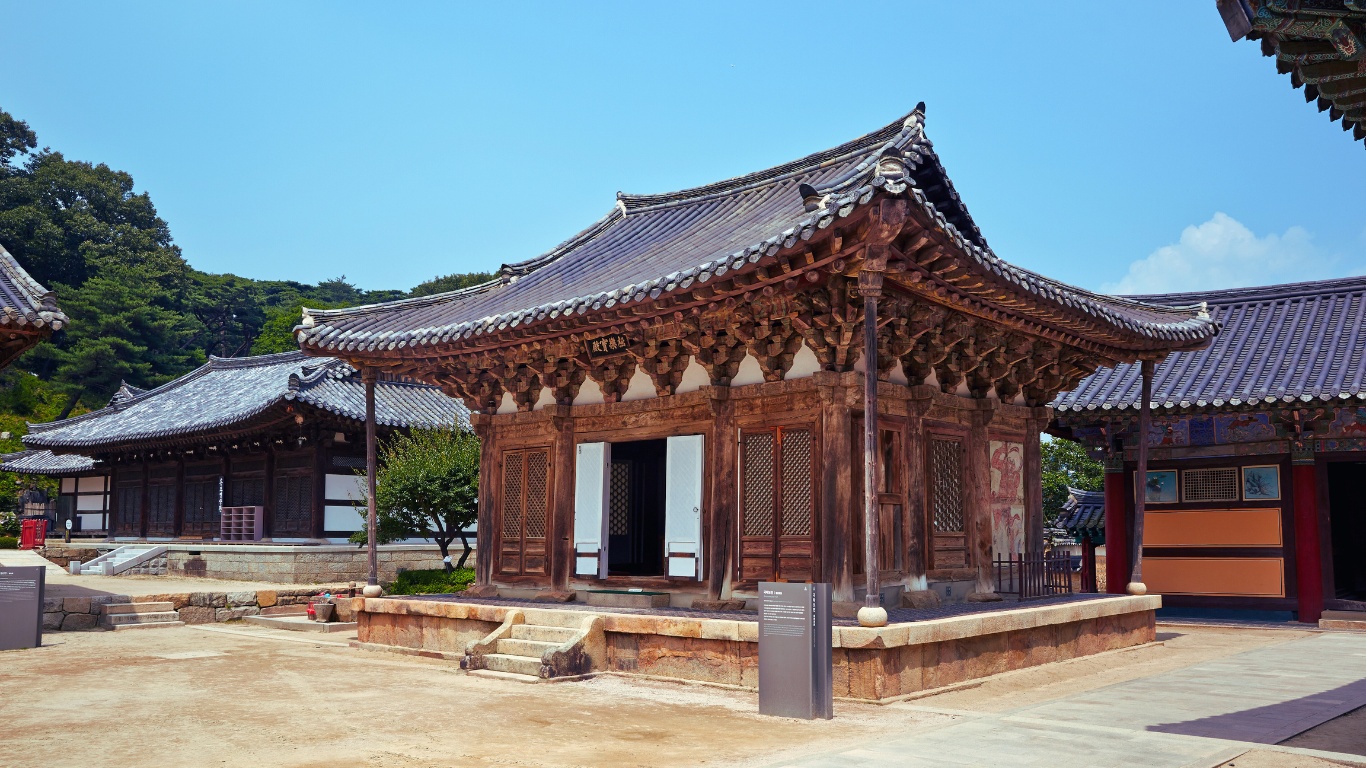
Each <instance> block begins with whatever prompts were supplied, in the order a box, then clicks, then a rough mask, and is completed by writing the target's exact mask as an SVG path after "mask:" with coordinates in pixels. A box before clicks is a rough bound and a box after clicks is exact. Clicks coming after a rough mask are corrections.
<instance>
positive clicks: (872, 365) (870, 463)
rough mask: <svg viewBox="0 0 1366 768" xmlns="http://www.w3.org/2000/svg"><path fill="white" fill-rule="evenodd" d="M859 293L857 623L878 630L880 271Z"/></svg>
mask: <svg viewBox="0 0 1366 768" xmlns="http://www.w3.org/2000/svg"><path fill="white" fill-rule="evenodd" d="M870 261H871V260H870ZM867 266H868V265H865V267H867ZM858 292H859V295H860V296H862V297H863V370H864V374H863V570H864V574H865V578H866V579H867V582H866V583H867V585H868V594H867V596H866V597H865V598H864V605H863V607H862V608H860V609H859V612H858V621H859V624H862V625H863V626H865V627H881V626H885V625H886V624H887V610H886V609H885V608H883V607H882V572H881V571H882V564H881V563H879V562H878V559H879V558H878V555H879V554H880V551H881V549H882V548H881V546H880V541H881V539H880V531H879V530H878V528H879V520H878V518H879V517H880V516H881V515H880V513H879V510H878V502H877V490H878V487H879V485H878V481H877V473H878V454H879V451H878V447H877V438H878V432H877V300H878V297H880V296H881V295H882V272H880V271H872V270H869V269H866V268H865V269H864V270H863V271H862V272H859V276H858Z"/></svg>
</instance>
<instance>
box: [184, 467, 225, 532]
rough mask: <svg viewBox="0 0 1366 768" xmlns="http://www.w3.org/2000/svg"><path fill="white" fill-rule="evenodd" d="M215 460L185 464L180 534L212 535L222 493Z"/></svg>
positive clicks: (220, 505) (220, 509) (220, 508)
mask: <svg viewBox="0 0 1366 768" xmlns="http://www.w3.org/2000/svg"><path fill="white" fill-rule="evenodd" d="M221 469H222V467H221V465H219V464H218V463H213V464H201V465H199V466H195V465H189V466H186V467H185V495H184V503H183V505H182V507H183V508H182V510H181V515H182V517H181V533H182V534H184V535H187V536H216V535H218V532H219V525H218V520H219V515H220V514H221V512H222V504H221V503H220V498H219V497H220V496H221V493H222V485H221V480H220V479H219V472H220V471H221Z"/></svg>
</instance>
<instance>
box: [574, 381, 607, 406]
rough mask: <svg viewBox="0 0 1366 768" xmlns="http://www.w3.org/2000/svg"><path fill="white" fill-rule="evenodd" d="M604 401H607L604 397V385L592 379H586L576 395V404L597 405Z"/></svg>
mask: <svg viewBox="0 0 1366 768" xmlns="http://www.w3.org/2000/svg"><path fill="white" fill-rule="evenodd" d="M602 402H605V401H604V400H603V399H602V387H600V386H598V383H597V382H596V381H593V380H592V379H584V380H583V384H582V385H581V386H580V387H579V394H577V395H575V396H574V405H597V404H599V403H602Z"/></svg>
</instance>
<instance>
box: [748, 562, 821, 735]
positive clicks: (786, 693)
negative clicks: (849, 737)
mask: <svg viewBox="0 0 1366 768" xmlns="http://www.w3.org/2000/svg"><path fill="white" fill-rule="evenodd" d="M830 645H831V621H830V585H829V584H784V583H771V582H761V583H760V584H759V714H761V715H773V716H775V717H795V718H801V719H803V720H813V719H815V718H823V719H825V720H829V719H830V718H832V717H834V716H835V710H834V687H833V685H832V680H831V677H832V672H831V668H830Z"/></svg>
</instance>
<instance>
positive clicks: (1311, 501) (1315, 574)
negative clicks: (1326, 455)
mask: <svg viewBox="0 0 1366 768" xmlns="http://www.w3.org/2000/svg"><path fill="white" fill-rule="evenodd" d="M1290 484H1291V487H1292V488H1293V490H1294V494H1295V581H1296V583H1297V584H1298V590H1297V591H1298V593H1299V615H1300V621H1302V622H1304V623H1306V624H1317V623H1319V616H1320V615H1321V614H1322V613H1323V566H1322V564H1321V558H1320V554H1319V503H1318V477H1317V474H1316V473H1315V472H1314V464H1313V460H1312V459H1310V460H1308V462H1307V463H1305V461H1304V460H1299V461H1296V462H1295V463H1294V464H1293V465H1292V466H1291V467H1290Z"/></svg>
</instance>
